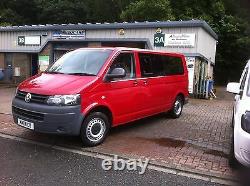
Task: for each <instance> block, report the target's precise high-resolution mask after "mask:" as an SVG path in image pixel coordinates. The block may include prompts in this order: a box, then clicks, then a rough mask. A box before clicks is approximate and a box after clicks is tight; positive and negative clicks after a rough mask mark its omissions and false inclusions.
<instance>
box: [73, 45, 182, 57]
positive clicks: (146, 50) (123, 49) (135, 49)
mask: <svg viewBox="0 0 250 186" xmlns="http://www.w3.org/2000/svg"><path fill="white" fill-rule="evenodd" d="M84 49H93V50H95V49H96V50H98V49H104V50H105V49H109V50H114V51H138V52H151V53H161V54H174V55H181V56H184V55H183V54H182V53H177V52H168V51H159V50H149V49H140V48H129V47H93V48H92V47H91V48H79V49H77V50H84Z"/></svg>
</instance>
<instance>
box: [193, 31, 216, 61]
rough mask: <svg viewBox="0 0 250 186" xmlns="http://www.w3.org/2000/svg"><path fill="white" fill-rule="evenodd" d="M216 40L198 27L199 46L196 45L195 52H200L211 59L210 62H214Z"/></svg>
mask: <svg viewBox="0 0 250 186" xmlns="http://www.w3.org/2000/svg"><path fill="white" fill-rule="evenodd" d="M216 42H217V41H216V40H215V39H214V38H213V37H212V36H210V35H209V34H207V33H206V32H205V31H204V30H203V29H202V28H199V30H198V40H197V44H198V46H199V47H197V53H200V54H202V55H203V56H205V57H206V58H207V59H209V60H211V62H212V63H215V54H216Z"/></svg>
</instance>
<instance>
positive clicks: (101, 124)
mask: <svg viewBox="0 0 250 186" xmlns="http://www.w3.org/2000/svg"><path fill="white" fill-rule="evenodd" d="M109 129H110V121H109V119H108V117H107V116H106V115H105V114H103V113H102V112H93V113H90V114H89V115H88V116H87V118H86V119H85V120H84V122H83V124H82V127H81V139H82V142H83V144H84V145H85V146H96V145H99V144H101V143H102V142H103V141H104V140H105V138H106V136H107V134H108V132H109Z"/></svg>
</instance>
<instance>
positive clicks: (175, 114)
mask: <svg viewBox="0 0 250 186" xmlns="http://www.w3.org/2000/svg"><path fill="white" fill-rule="evenodd" d="M183 103H184V100H183V98H182V97H181V96H177V97H176V99H175V101H174V105H173V107H172V109H171V111H170V114H171V116H172V118H179V117H180V116H181V113H182V109H183Z"/></svg>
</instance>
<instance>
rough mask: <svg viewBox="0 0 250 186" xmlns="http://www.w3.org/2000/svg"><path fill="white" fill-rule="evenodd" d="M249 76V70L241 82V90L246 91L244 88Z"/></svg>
mask: <svg viewBox="0 0 250 186" xmlns="http://www.w3.org/2000/svg"><path fill="white" fill-rule="evenodd" d="M247 74H248V69H246V71H245V73H244V75H243V78H242V80H241V83H240V90H242V91H243V90H244V87H245V83H246V79H247Z"/></svg>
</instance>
